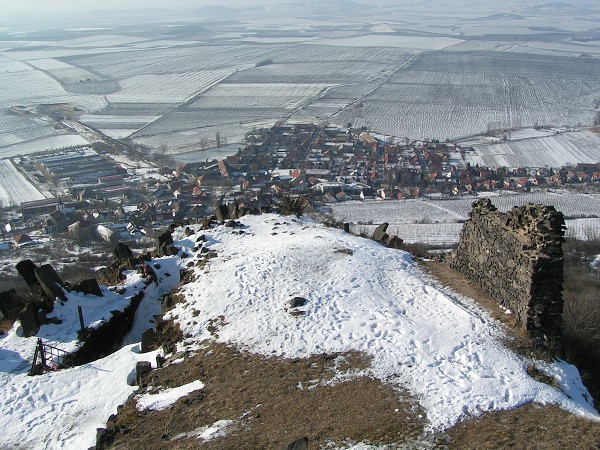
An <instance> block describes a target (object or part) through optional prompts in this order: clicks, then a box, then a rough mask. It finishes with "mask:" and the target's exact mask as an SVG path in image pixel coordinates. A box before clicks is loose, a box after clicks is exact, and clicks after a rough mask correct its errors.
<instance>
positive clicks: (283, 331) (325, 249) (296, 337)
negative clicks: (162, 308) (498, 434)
mask: <svg viewBox="0 0 600 450" xmlns="http://www.w3.org/2000/svg"><path fill="white" fill-rule="evenodd" d="M241 221H242V222H243V223H244V225H245V228H244V229H243V231H244V233H243V234H237V233H235V232H232V229H231V228H227V227H218V228H216V229H213V230H211V231H212V232H209V233H206V235H207V238H208V244H209V246H210V248H211V249H212V250H216V251H217V252H218V257H217V258H215V259H212V260H211V261H210V263H209V265H208V266H207V270H206V271H205V273H204V272H202V271H200V273H199V279H198V280H197V281H196V282H194V283H191V284H188V285H186V286H184V287H183V288H182V292H183V294H184V295H185V298H186V300H185V301H184V302H182V303H179V304H177V305H176V307H175V308H174V309H173V310H172V311H171V312H170V313H169V314H168V315H167V318H169V317H170V318H173V319H175V321H176V322H177V323H179V325H180V327H181V329H182V331H183V333H184V335H185V336H188V338H187V339H186V340H185V341H184V343H183V345H184V346H188V348H193V347H194V346H197V345H198V344H199V342H201V341H202V340H204V339H217V340H218V341H221V342H228V343H233V344H235V345H237V346H239V347H242V348H244V349H246V350H248V351H251V352H256V353H260V354H264V355H270V356H281V357H286V358H295V357H308V356H310V355H314V354H319V353H323V352H327V353H329V352H344V351H349V350H358V351H362V352H365V353H366V354H368V355H370V356H372V364H371V367H370V368H369V369H367V371H366V374H368V375H371V376H374V377H376V378H378V379H381V380H383V381H386V382H390V383H393V384H396V385H397V386H398V387H402V388H406V389H408V390H409V391H410V392H411V393H412V394H413V395H414V396H416V397H417V398H418V400H419V402H420V403H421V405H422V406H423V407H424V408H425V409H426V411H427V416H428V417H427V418H428V420H429V427H430V428H433V429H443V428H447V427H451V426H452V425H453V424H455V423H456V422H457V421H458V420H460V419H461V418H462V417H464V416H466V415H476V414H478V413H480V412H482V411H490V410H495V409H507V408H514V407H517V406H520V405H522V404H525V403H528V402H539V403H542V404H546V403H556V404H558V405H560V406H562V407H563V408H564V409H566V410H568V411H571V412H574V413H577V414H580V415H583V416H586V417H588V418H596V419H598V418H599V416H598V414H597V413H596V412H595V411H594V409H593V407H592V406H591V405H590V403H589V402H588V394H587V392H586V390H585V388H584V387H583V385H582V384H581V380H580V378H579V376H578V373H577V370H576V369H575V368H574V367H572V366H569V365H566V364H565V363H562V362H560V363H554V364H546V363H540V362H535V361H530V360H527V359H525V358H523V357H520V356H517V355H516V354H514V353H513V352H512V351H510V350H508V349H507V348H505V347H504V346H503V345H502V343H501V341H502V339H503V337H504V334H503V331H502V328H501V326H500V325H499V324H498V323H496V322H494V321H493V320H492V319H491V318H490V317H489V316H488V315H487V314H486V313H485V312H484V311H482V310H481V309H480V308H478V307H477V306H476V305H475V304H473V303H472V301H471V300H469V299H466V298H460V297H459V296H457V295H455V294H451V293H448V292H444V291H442V290H440V289H438V288H437V287H435V285H434V283H433V282H432V281H431V280H429V279H428V278H427V276H426V275H424V274H423V273H422V272H421V271H420V269H419V268H418V267H416V266H415V265H414V263H413V262H412V260H411V258H410V256H409V255H408V254H407V253H405V252H401V251H396V250H390V249H386V248H384V247H382V246H380V245H379V244H377V243H375V242H372V241H369V240H365V239H360V238H356V237H354V236H351V235H348V234H345V233H343V232H341V231H339V230H332V229H327V228H324V227H322V226H321V225H317V224H315V223H313V222H310V221H307V220H296V219H291V218H281V217H278V216H260V217H255V216H250V217H245V218H243V219H241ZM194 242H195V235H192V236H190V237H189V238H187V239H186V240H185V241H180V242H179V244H180V245H183V246H184V247H187V248H186V249H185V250H186V251H191V250H192V247H193V243H194ZM198 270H200V269H198ZM295 296H300V297H304V298H306V299H307V300H308V303H307V305H306V306H304V307H303V308H301V309H302V310H304V311H305V314H304V315H300V316H297V317H293V316H292V315H290V314H288V313H287V312H286V310H285V306H286V303H287V302H288V301H289V300H290V299H291V298H292V297H295ZM197 311H200V313H199V314H198V312H197ZM220 316H223V317H222V319H219V317H220ZM215 323H219V326H218V331H217V337H216V338H215V337H214V336H213V335H212V334H211V333H210V331H209V325H211V324H212V325H214V324H215ZM528 364H536V365H538V366H540V367H539V368H540V370H543V371H544V372H546V373H548V374H550V375H551V376H553V377H554V378H555V379H556V380H557V383H558V384H559V385H561V386H564V387H563V391H564V392H561V391H559V390H557V389H555V388H553V387H551V386H548V385H546V384H542V383H539V382H537V381H535V380H534V379H532V378H531V377H529V375H528V374H527V372H526V367H527V365H528ZM565 392H566V393H565Z"/></svg>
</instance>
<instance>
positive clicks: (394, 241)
mask: <svg viewBox="0 0 600 450" xmlns="http://www.w3.org/2000/svg"><path fill="white" fill-rule="evenodd" d="M403 245H404V241H403V240H402V239H400V238H399V237H398V236H390V238H389V239H388V240H387V241H386V243H385V246H386V247H389V248H395V249H396V250H401V249H402V246H403Z"/></svg>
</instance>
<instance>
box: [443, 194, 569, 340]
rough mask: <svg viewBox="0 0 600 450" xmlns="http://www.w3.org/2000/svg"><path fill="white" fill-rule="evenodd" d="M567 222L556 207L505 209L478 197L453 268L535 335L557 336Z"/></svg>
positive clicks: (460, 241)
mask: <svg viewBox="0 0 600 450" xmlns="http://www.w3.org/2000/svg"><path fill="white" fill-rule="evenodd" d="M564 223H565V222H564V218H563V215H562V213H560V212H558V211H556V210H555V209H554V207H553V206H542V205H533V204H529V205H526V206H522V207H514V208H513V209H512V211H509V212H507V213H501V212H498V211H497V210H496V207H494V205H492V202H491V201H490V200H489V199H483V200H477V201H476V202H474V203H473V209H472V211H471V213H470V214H469V220H467V221H466V222H465V225H464V227H463V229H462V231H461V234H460V240H459V243H458V247H457V249H456V250H455V251H454V252H453V253H452V255H451V256H450V258H449V264H450V267H452V268H453V269H455V270H457V271H459V272H461V273H463V274H464V275H466V276H467V277H468V278H469V279H470V280H471V281H473V282H474V283H476V284H477V285H478V286H479V287H481V288H482V289H483V290H484V291H485V292H486V293H487V294H489V295H490V296H491V297H492V298H493V299H495V300H496V301H497V302H498V303H499V304H500V305H501V306H503V307H504V308H508V309H510V310H511V311H512V312H513V314H515V316H516V318H517V319H518V320H519V322H520V324H521V326H522V327H523V328H524V329H525V330H527V332H529V334H530V335H531V336H533V337H541V338H544V339H550V338H554V339H558V338H559V337H560V328H561V316H562V308H563V298H562V284H563V250H562V243H563V242H564V239H563V235H564V228H565V225H564Z"/></svg>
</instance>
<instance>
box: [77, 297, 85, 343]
mask: <svg viewBox="0 0 600 450" xmlns="http://www.w3.org/2000/svg"><path fill="white" fill-rule="evenodd" d="M77 311H78V312H79V327H80V329H81V336H82V337H84V336H85V324H84V322H83V310H82V309H81V305H79V306H78V307H77Z"/></svg>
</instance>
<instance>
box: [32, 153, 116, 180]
mask: <svg viewBox="0 0 600 450" xmlns="http://www.w3.org/2000/svg"><path fill="white" fill-rule="evenodd" d="M37 162H38V163H39V164H41V166H42V167H43V171H45V172H46V173H47V176H50V177H53V178H54V179H56V180H65V181H68V182H69V183H81V182H86V181H87V182H96V181H97V180H98V178H102V177H107V176H112V175H116V174H117V173H118V172H119V170H118V169H119V168H118V167H117V166H116V164H115V163H114V161H112V160H111V159H108V158H105V157H104V156H101V155H99V154H98V153H96V152H95V151H93V150H89V149H85V150H83V151H77V152H72V153H67V154H59V155H53V156H47V157H44V158H40V159H38V160H37Z"/></svg>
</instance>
